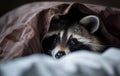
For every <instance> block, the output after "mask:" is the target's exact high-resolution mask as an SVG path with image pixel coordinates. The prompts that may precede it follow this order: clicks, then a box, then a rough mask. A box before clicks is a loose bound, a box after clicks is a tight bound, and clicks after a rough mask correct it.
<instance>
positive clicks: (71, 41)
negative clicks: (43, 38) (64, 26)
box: [69, 38, 78, 47]
mask: <svg viewBox="0 0 120 76" xmlns="http://www.w3.org/2000/svg"><path fill="white" fill-rule="evenodd" d="M77 44H78V41H77V39H74V38H73V39H70V41H69V45H70V47H74V46H76V45H77Z"/></svg>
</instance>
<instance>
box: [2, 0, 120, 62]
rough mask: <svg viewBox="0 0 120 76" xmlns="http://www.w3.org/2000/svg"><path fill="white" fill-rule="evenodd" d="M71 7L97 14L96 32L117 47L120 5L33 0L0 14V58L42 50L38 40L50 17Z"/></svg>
mask: <svg viewBox="0 0 120 76" xmlns="http://www.w3.org/2000/svg"><path fill="white" fill-rule="evenodd" d="M70 11H77V13H79V14H81V16H85V15H90V14H93V15H97V16H98V17H99V18H100V20H101V26H100V29H99V30H98V35H99V36H101V38H102V39H103V40H104V41H105V42H106V46H113V47H118V48H119V47H120V31H119V30H120V9H117V8H112V7H111V8H110V7H105V6H100V5H93V4H83V3H74V2H36V3H30V4H26V5H23V6H21V7H19V8H16V9H14V10H12V11H10V12H8V13H6V14H5V15H4V16H2V17H1V18H0V61H5V60H10V59H14V58H16V57H21V56H27V55H31V54H35V53H42V52H43V50H42V47H41V40H42V38H43V36H44V34H45V33H46V32H47V31H48V29H49V25H50V21H51V18H52V17H53V16H55V15H65V14H67V13H68V12H70ZM73 14H75V16H76V13H75V12H74V13H73Z"/></svg>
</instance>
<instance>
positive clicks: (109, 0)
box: [0, 0, 120, 16]
mask: <svg viewBox="0 0 120 76" xmlns="http://www.w3.org/2000/svg"><path fill="white" fill-rule="evenodd" d="M36 1H67V2H68V1H69V2H72V1H74V2H80V3H92V4H99V5H104V6H108V7H116V8H120V0H0V16H2V15H4V14H5V13H6V12H8V11H10V10H12V9H14V8H16V7H18V6H21V5H23V4H26V3H30V2H36Z"/></svg>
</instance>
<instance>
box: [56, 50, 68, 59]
mask: <svg viewBox="0 0 120 76" xmlns="http://www.w3.org/2000/svg"><path fill="white" fill-rule="evenodd" d="M64 55H66V54H65V52H64V51H58V52H57V53H56V54H55V58H56V59H59V58H61V57H62V56H64Z"/></svg>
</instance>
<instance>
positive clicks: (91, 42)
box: [42, 15, 103, 59]
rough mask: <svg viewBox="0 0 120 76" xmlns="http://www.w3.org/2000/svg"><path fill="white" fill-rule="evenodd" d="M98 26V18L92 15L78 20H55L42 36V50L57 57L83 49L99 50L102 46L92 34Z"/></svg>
mask: <svg viewBox="0 0 120 76" xmlns="http://www.w3.org/2000/svg"><path fill="white" fill-rule="evenodd" d="M53 22H54V21H53ZM98 27H99V18H98V17H97V16H93V15H90V16H86V17H84V18H82V19H81V20H79V21H77V20H76V21H74V20H72V21H71V20H66V19H65V20H64V19H63V20H57V22H54V23H51V27H50V29H49V31H48V33H47V34H46V35H45V36H44V38H43V42H42V46H43V49H44V52H45V53H46V54H48V55H51V56H53V57H54V58H56V59H58V58H61V57H62V56H64V55H67V54H69V53H70V52H74V51H78V50H83V49H86V50H91V51H99V50H101V49H102V48H103V46H102V45H101V44H100V42H99V40H98V39H97V38H96V37H95V36H94V35H93V34H94V32H96V31H97V29H98Z"/></svg>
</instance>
